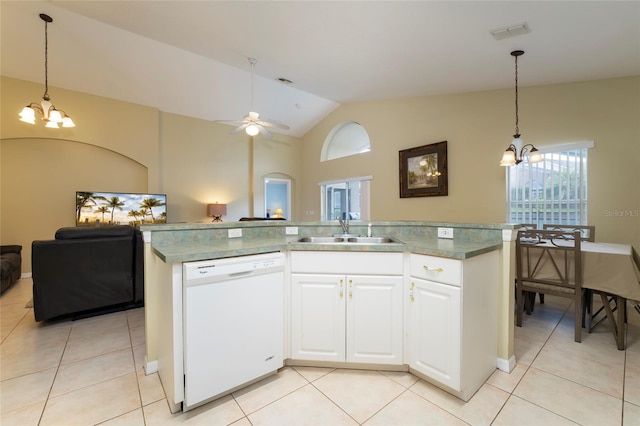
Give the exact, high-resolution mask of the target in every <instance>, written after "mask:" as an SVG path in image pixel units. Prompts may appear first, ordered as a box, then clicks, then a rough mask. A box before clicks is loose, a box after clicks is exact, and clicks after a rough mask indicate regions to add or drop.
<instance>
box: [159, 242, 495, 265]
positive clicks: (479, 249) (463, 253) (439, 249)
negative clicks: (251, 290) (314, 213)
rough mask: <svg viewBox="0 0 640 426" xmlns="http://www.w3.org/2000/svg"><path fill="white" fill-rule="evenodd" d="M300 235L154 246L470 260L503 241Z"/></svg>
mask: <svg viewBox="0 0 640 426" xmlns="http://www.w3.org/2000/svg"><path fill="white" fill-rule="evenodd" d="M298 238H299V237H298V236H290V237H265V238H237V239H236V238H229V239H220V240H215V241H212V242H206V243H205V242H185V243H177V244H176V243H174V244H170V245H165V246H163V245H158V246H155V245H154V246H152V250H153V253H154V254H155V255H156V256H158V257H159V258H160V259H162V260H163V261H164V262H165V263H175V262H189V261H199V260H207V259H220V258H225V257H235V256H245V255H251V254H260V253H269V252H274V251H284V250H309V251H358V252H371V251H376V252H410V253H417V254H425V255H431V256H439V257H448V258H453V259H468V258H471V257H474V256H478V255H480V254H483V253H487V252H490V251H493V250H497V249H499V248H501V247H502V241H458V240H455V239H453V240H445V239H437V238H432V239H408V238H406V239H402V240H401V241H402V244H350V243H331V244H318V243H299V242H297V241H298Z"/></svg>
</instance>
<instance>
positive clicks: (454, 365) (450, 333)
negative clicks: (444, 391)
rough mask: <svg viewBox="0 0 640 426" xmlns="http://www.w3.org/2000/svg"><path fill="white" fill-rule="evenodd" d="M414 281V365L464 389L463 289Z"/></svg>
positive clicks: (411, 345)
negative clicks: (461, 302)
mask: <svg viewBox="0 0 640 426" xmlns="http://www.w3.org/2000/svg"><path fill="white" fill-rule="evenodd" d="M410 280H411V281H410V289H409V303H410V306H409V309H410V321H409V327H410V328H409V348H410V349H409V350H410V365H411V367H412V368H414V369H416V370H417V371H419V372H421V373H423V374H425V375H427V376H428V377H431V378H432V379H434V380H437V381H439V382H440V383H442V384H444V385H446V386H449V387H450V388H453V389H454V390H460V349H461V347H460V338H461V331H460V323H461V321H460V315H461V312H460V288H459V287H454V286H450V285H446V284H440V283H436V282H433V281H427V280H421V279H418V278H413V277H411V279H410Z"/></svg>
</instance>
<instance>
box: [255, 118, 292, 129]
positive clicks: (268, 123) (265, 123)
mask: <svg viewBox="0 0 640 426" xmlns="http://www.w3.org/2000/svg"><path fill="white" fill-rule="evenodd" d="M260 124H262V125H263V126H265V127H273V128H275V129H282V130H289V126H287V125H286V124H280V123H276V122H273V121H265V120H262V121H261V122H260Z"/></svg>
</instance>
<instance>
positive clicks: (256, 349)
mask: <svg viewBox="0 0 640 426" xmlns="http://www.w3.org/2000/svg"><path fill="white" fill-rule="evenodd" d="M182 276H183V292H184V294H183V304H184V306H183V308H184V309H183V320H184V323H183V327H184V330H183V331H184V335H183V336H184V337H183V340H184V342H183V343H184V375H185V377H184V380H185V382H184V388H185V393H184V403H183V410H184V411H188V410H190V409H191V408H194V407H195V406H197V405H200V404H202V403H203V402H205V401H208V400H211V399H213V398H216V397H219V396H222V395H224V394H226V393H229V392H232V391H233V390H235V389H237V388H238V387H240V386H242V385H245V384H248V383H250V382H252V381H254V380H256V379H259V378H261V377H264V376H266V375H268V374H271V373H274V372H276V371H277V369H278V368H280V367H282V366H283V365H284V361H283V333H284V254H283V253H267V254H259V255H251V256H241V257H234V258H227V259H218V260H206V261H200V262H185V263H184V264H183V275H182Z"/></svg>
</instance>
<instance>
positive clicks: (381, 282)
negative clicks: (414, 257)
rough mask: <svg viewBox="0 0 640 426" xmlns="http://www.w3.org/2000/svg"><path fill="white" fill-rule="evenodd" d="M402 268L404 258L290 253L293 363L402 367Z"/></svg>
mask: <svg viewBox="0 0 640 426" xmlns="http://www.w3.org/2000/svg"><path fill="white" fill-rule="evenodd" d="M372 254H373V255H374V256H373V259H371V258H369V257H370V256H371V255H372ZM318 255H320V256H319V258H318ZM402 264H403V262H402V253H343V252H293V253H291V265H292V267H291V270H292V272H293V273H292V275H291V285H292V287H291V357H292V359H296V360H312V361H333V362H345V361H346V362H357V363H370V364H396V365H400V364H402V352H403V351H402V348H403V324H402V322H403V303H402V293H403V278H402V270H403V268H402ZM337 271H342V272H343V273H341V274H339V273H337ZM366 271H369V272H371V271H374V272H375V273H378V274H380V275H372V274H364V272H366ZM303 272H306V273H303ZM320 272H329V273H320ZM345 272H348V273H345ZM385 274H389V275H385ZM392 274H393V275H392Z"/></svg>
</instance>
